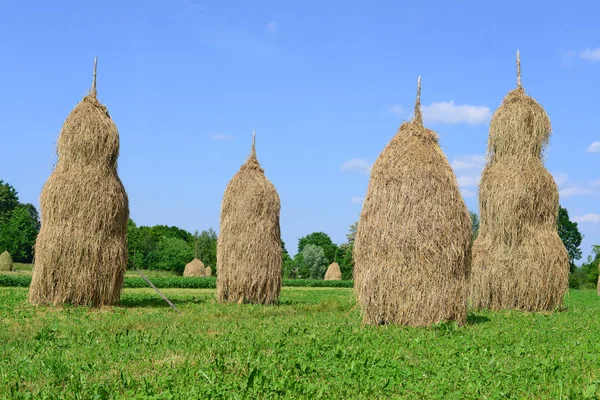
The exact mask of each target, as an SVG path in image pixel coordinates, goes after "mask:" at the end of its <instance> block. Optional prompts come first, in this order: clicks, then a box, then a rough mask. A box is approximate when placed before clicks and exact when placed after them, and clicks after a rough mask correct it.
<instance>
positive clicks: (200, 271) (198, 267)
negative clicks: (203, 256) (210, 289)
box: [183, 258, 206, 276]
mask: <svg viewBox="0 0 600 400" xmlns="http://www.w3.org/2000/svg"><path fill="white" fill-rule="evenodd" d="M205 274H206V268H204V263H203V262H202V261H200V260H199V259H197V258H194V259H193V260H192V261H190V262H189V263H187V265H186V266H185V269H184V270H183V276H205Z"/></svg>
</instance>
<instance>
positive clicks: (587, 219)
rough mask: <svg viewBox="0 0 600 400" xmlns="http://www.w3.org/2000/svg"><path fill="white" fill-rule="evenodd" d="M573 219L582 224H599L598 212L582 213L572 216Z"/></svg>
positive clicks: (599, 216) (599, 215)
mask: <svg viewBox="0 0 600 400" xmlns="http://www.w3.org/2000/svg"><path fill="white" fill-rule="evenodd" d="M573 221H575V222H579V223H582V224H585V223H590V224H600V214H592V213H588V214H584V215H581V216H577V217H574V218H573Z"/></svg>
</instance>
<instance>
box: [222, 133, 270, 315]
mask: <svg viewBox="0 0 600 400" xmlns="http://www.w3.org/2000/svg"><path fill="white" fill-rule="evenodd" d="M252 136H253V137H252V149H251V151H250V156H249V157H248V159H247V160H246V162H245V163H244V164H243V165H242V167H241V168H240V170H239V171H238V172H237V173H236V174H235V175H234V177H233V178H232V179H231V181H229V184H228V185H227V188H226V189H225V194H224V195H223V203H222V204H221V224H220V233H219V238H218V240H217V265H218V266H219V273H218V274H217V297H218V298H219V301H234V302H238V303H242V302H248V303H257V304H274V303H276V302H277V300H278V298H279V292H280V291H281V235H280V227H279V213H280V208H281V205H280V200H279V195H278V194H277V190H276V189H275V186H273V184H272V183H271V182H270V181H269V180H268V179H267V178H266V177H265V174H264V170H263V169H262V168H261V167H260V164H259V163H258V160H257V158H256V146H255V143H256V135H255V134H254V133H253V135H252Z"/></svg>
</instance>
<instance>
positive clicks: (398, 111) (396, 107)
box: [390, 105, 404, 115]
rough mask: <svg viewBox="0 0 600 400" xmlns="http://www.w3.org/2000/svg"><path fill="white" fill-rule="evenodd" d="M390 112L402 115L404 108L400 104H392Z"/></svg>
mask: <svg viewBox="0 0 600 400" xmlns="http://www.w3.org/2000/svg"><path fill="white" fill-rule="evenodd" d="M390 112H391V113H392V114H396V115H402V114H404V108H403V107H402V106H399V105H393V106H390Z"/></svg>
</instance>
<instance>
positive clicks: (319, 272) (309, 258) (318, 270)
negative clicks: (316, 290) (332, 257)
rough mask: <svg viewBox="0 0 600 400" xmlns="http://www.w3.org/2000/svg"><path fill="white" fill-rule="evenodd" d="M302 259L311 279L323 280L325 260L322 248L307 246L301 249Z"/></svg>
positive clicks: (312, 245) (325, 266) (325, 269)
mask: <svg viewBox="0 0 600 400" xmlns="http://www.w3.org/2000/svg"><path fill="white" fill-rule="evenodd" d="M302 258H303V259H304V263H305V265H306V268H307V269H308V273H309V275H310V277H311V278H312V279H323V277H324V276H325V272H326V271H327V258H326V257H325V252H324V251H323V248H322V247H320V246H317V245H314V244H307V245H305V246H304V248H303V249H302Z"/></svg>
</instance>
